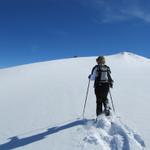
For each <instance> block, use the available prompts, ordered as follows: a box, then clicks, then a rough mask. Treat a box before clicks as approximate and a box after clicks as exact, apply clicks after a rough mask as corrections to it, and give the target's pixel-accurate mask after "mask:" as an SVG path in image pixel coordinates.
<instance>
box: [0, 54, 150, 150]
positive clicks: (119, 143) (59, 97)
mask: <svg viewBox="0 0 150 150" xmlns="http://www.w3.org/2000/svg"><path fill="white" fill-rule="evenodd" d="M95 58H96V57H88V58H72V59H64V60H56V61H49V62H42V63H35V64H30V65H23V66H18V67H13V68H8V69H1V70H0V83H1V84H0V104H1V105H0V111H1V113H0V118H1V123H0V150H9V149H18V150H43V149H44V150H58V149H61V150H78V149H79V150H81V149H86V150H91V149H92V150H99V149H104V150H107V149H113V150H115V149H118V150H124V149H127V150H128V149H131V150H132V149H133V150H139V149H144V147H146V148H145V149H147V150H149V149H150V136H149V135H150V127H149V124H150V111H149V105H150V101H149V100H150V96H149V85H150V60H149V59H146V58H143V57H141V56H137V55H135V54H132V53H120V54H117V55H112V56H107V57H106V61H107V65H109V66H110V68H111V70H112V77H113V79H114V81H115V84H114V89H112V91H111V92H112V96H113V100H114V105H115V108H116V112H117V113H116V114H115V115H114V116H113V118H111V119H110V118H109V119H107V118H103V117H102V118H99V121H98V122H97V123H96V124H94V122H93V121H92V120H91V118H95V95H94V92H93V84H92V83H91V84H90V89H89V96H88V101H87V105H86V111H85V117H86V118H87V119H86V120H82V119H81V116H82V111H83V105H84V100H85V94H86V89H87V84H88V79H87V77H88V75H89V74H90V71H91V69H92V67H93V66H94V65H95ZM117 116H121V118H118V117H117ZM121 120H122V121H121ZM122 122H123V123H122ZM125 124H126V125H125ZM129 127H130V128H129ZM131 128H132V129H134V131H133V130H131ZM145 145H146V146H145Z"/></svg>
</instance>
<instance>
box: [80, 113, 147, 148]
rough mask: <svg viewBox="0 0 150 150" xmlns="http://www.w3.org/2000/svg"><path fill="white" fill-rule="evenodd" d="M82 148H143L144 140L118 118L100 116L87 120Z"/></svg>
mask: <svg viewBox="0 0 150 150" xmlns="http://www.w3.org/2000/svg"><path fill="white" fill-rule="evenodd" d="M85 130H86V136H85V137H84V138H83V145H82V148H83V149H87V150H89V147H90V148H92V149H94V150H99V149H100V150H143V149H144V148H145V144H144V141H143V140H142V138H141V137H140V135H138V134H137V133H136V132H134V131H133V130H131V129H130V128H128V127H127V126H126V125H124V124H123V123H122V121H121V120H120V118H117V117H105V116H103V115H102V116H100V117H99V118H98V120H97V122H95V121H88V122H87V124H86V126H85Z"/></svg>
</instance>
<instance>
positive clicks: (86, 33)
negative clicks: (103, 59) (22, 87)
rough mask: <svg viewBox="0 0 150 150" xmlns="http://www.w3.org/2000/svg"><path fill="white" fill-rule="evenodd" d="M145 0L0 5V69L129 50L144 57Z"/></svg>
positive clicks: (149, 31) (149, 12)
mask: <svg viewBox="0 0 150 150" xmlns="http://www.w3.org/2000/svg"><path fill="white" fill-rule="evenodd" d="M149 39H150V2H148V1H146V0H132V1H131V0H116V1H114V0H107V1H106V0H1V1H0V67H1V68H2V67H9V66H15V65H20V64H26V63H32V62H38V61H46V60H52V59H61V58H69V57H73V56H76V55H77V56H96V55H109V54H114V53H118V52H121V51H130V52H133V53H136V54H139V55H143V56H145V57H150V51H149V49H150V44H149Z"/></svg>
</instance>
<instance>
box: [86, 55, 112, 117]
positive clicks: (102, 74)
mask: <svg viewBox="0 0 150 150" xmlns="http://www.w3.org/2000/svg"><path fill="white" fill-rule="evenodd" d="M96 62H97V65H95V66H94V67H93V69H92V72H91V74H90V75H89V77H88V78H89V79H90V80H94V81H95V82H94V89H95V95H96V115H97V116H99V115H100V114H102V113H103V112H104V113H105V115H107V116H109V115H110V106H109V103H108V99H107V95H108V92H109V88H110V87H111V88H112V87H113V80H112V78H111V75H110V74H111V71H110V68H109V67H108V66H107V65H105V57H104V56H99V57H98V58H97V59H96ZM103 107H104V110H103Z"/></svg>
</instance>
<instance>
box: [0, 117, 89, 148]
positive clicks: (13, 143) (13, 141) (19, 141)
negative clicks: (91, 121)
mask: <svg viewBox="0 0 150 150" xmlns="http://www.w3.org/2000/svg"><path fill="white" fill-rule="evenodd" d="M87 121H88V120H76V121H73V122H71V123H68V124H65V125H62V126H58V127H57V126H56V127H52V128H48V129H47V131H45V132H42V133H39V134H36V135H33V136H29V137H25V138H19V137H18V136H14V137H11V138H8V139H9V140H10V141H9V142H7V143H4V144H2V145H0V150H10V149H14V148H18V147H22V146H25V145H28V144H31V143H33V142H37V141H40V140H42V139H44V138H46V136H48V135H51V134H55V133H57V132H59V131H62V130H65V129H68V128H72V127H75V126H78V125H83V124H85V123H86V122H87Z"/></svg>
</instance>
